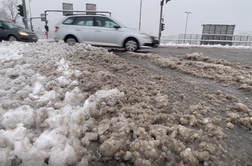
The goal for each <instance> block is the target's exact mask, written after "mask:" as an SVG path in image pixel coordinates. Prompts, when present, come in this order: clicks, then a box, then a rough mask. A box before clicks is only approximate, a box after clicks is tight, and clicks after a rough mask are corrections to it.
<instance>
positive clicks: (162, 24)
mask: <svg viewBox="0 0 252 166" xmlns="http://www.w3.org/2000/svg"><path fill="white" fill-rule="evenodd" d="M163 30H165V24H164V23H161V31H163Z"/></svg>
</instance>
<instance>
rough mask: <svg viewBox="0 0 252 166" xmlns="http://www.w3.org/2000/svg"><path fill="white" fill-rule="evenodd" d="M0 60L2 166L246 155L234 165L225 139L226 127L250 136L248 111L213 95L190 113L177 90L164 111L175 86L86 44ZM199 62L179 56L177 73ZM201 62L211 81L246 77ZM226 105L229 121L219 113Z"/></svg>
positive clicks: (197, 160)
mask: <svg viewBox="0 0 252 166" xmlns="http://www.w3.org/2000/svg"><path fill="white" fill-rule="evenodd" d="M0 53H1V61H0V87H1V89H0V101H1V103H0V104H1V108H0V147H1V148H0V163H1V164H2V165H4V166H27V165H36V166H46V165H50V166H57V165H61V166H67V165H78V166H88V165H111V166H112V165H121V166H125V165H136V166H139V165H144V166H155V165H164V164H166V165H191V166H196V165H200V164H201V165H202V164H203V165H234V164H235V163H239V162H240V160H239V159H240V158H243V157H247V156H246V155H242V156H239V157H240V158H237V156H236V155H235V154H233V153H230V152H229V151H228V150H229V146H227V145H226V144H225V141H224V140H225V139H226V138H227V137H228V133H227V132H228V131H227V129H225V127H223V125H221V124H223V123H224V124H225V125H226V126H227V128H228V129H230V130H235V128H236V125H242V126H245V127H247V128H249V129H252V120H251V119H252V113H251V109H250V108H249V107H248V106H247V105H245V104H244V103H242V102H241V101H239V100H238V99H236V98H235V97H234V96H231V95H228V94H225V93H223V92H221V91H217V92H213V93H214V94H206V95H205V98H206V101H208V103H206V102H204V101H202V102H200V103H198V104H193V105H187V103H186V98H187V97H188V95H187V96H185V95H184V94H182V92H181V94H177V93H178V92H177V91H175V93H176V95H178V96H180V98H181V99H180V100H178V101H177V102H174V103H171V102H170V97H171V96H170V95H174V93H172V92H173V91H172V89H174V88H176V87H175V86H176V83H174V82H172V81H170V82H169V81H167V80H165V78H163V77H162V76H159V75H153V73H150V72H149V71H146V70H144V69H142V68H140V67H139V66H136V65H132V64H129V63H128V62H126V61H125V60H123V59H121V58H119V57H118V56H116V55H114V54H113V53H109V52H108V51H107V50H106V49H103V48H96V47H92V46H90V45H85V44H76V45H74V46H73V47H70V46H68V45H67V44H65V43H62V42H59V43H48V42H44V41H39V42H37V43H18V42H12V43H9V42H3V43H0ZM130 55H132V56H135V57H138V58H144V59H147V60H150V61H151V62H154V63H156V64H157V65H161V66H163V67H169V65H171V66H175V67H178V66H179V65H180V64H178V63H179V62H178V61H176V62H175V61H170V60H167V59H161V57H159V56H158V55H149V54H146V55H142V54H137V55H135V54H130ZM202 58H203V59H205V58H206V57H204V56H201V55H198V54H194V55H187V56H185V57H184V58H183V59H182V60H181V61H182V64H184V66H183V67H181V71H183V70H182V69H184V67H188V66H186V63H183V61H188V59H195V62H193V64H194V65H195V66H196V68H197V70H198V69H201V68H204V66H206V65H205V63H206V62H204V60H202ZM198 61H199V62H198ZM202 61H203V62H202ZM161 62H162V63H161ZM208 63H209V64H207V67H209V68H211V70H212V69H214V71H213V72H210V74H209V73H207V74H208V75H211V73H214V72H216V71H215V69H218V70H220V68H221V69H222V70H227V71H228V72H230V73H232V74H234V73H235V74H239V75H241V74H243V75H244V76H247V77H250V76H251V73H249V72H247V70H245V68H244V67H242V66H236V65H233V64H229V63H228V62H222V61H221V62H217V61H216V60H213V59H208ZM235 67H236V68H235ZM195 70H196V69H195ZM249 70H250V69H249ZM190 71H191V70H190ZM189 73H190V72H189ZM202 75H203V76H204V72H203V71H202V73H201V75H199V76H202ZM243 75H241V76H243ZM216 78H218V77H216ZM240 80H241V81H242V80H243V81H245V79H240ZM228 81H231V82H234V80H233V79H231V78H230V79H229V80H228ZM167 89H168V91H167V92H166V93H165V92H164V91H165V90H167ZM189 97H190V96H189ZM202 100H203V99H202ZM209 102H212V103H213V105H210V104H209ZM228 102H230V103H231V105H230V107H228V108H227V109H225V110H224V113H225V115H226V116H224V117H219V116H218V115H216V114H215V113H216V112H217V111H218V109H219V106H220V105H224V104H226V103H228ZM230 103H228V104H230ZM214 104H215V105H217V106H216V107H214V106H215V105H214ZM181 109H182V110H181ZM234 156H235V157H234ZM248 156H249V154H248ZM225 163H227V164H225Z"/></svg>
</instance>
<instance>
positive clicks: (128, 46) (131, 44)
mask: <svg viewBox="0 0 252 166" xmlns="http://www.w3.org/2000/svg"><path fill="white" fill-rule="evenodd" d="M124 48H125V50H126V51H132V52H134V51H136V50H137V49H138V43H137V41H136V39H128V40H127V41H126V42H125V45H124Z"/></svg>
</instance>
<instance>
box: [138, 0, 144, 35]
mask: <svg viewBox="0 0 252 166" xmlns="http://www.w3.org/2000/svg"><path fill="white" fill-rule="evenodd" d="M142 4H143V3H142V0H140V16H139V31H140V30H141V20H142Z"/></svg>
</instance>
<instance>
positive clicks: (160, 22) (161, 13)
mask: <svg viewBox="0 0 252 166" xmlns="http://www.w3.org/2000/svg"><path fill="white" fill-rule="evenodd" d="M169 1H170V0H166V3H167V2H169ZM163 6H164V0H161V2H160V7H161V9H160V20H159V35H158V39H159V40H160V38H161V31H162V29H163V28H162V26H163V25H162V24H163V23H162V20H163V18H162V15H163Z"/></svg>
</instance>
